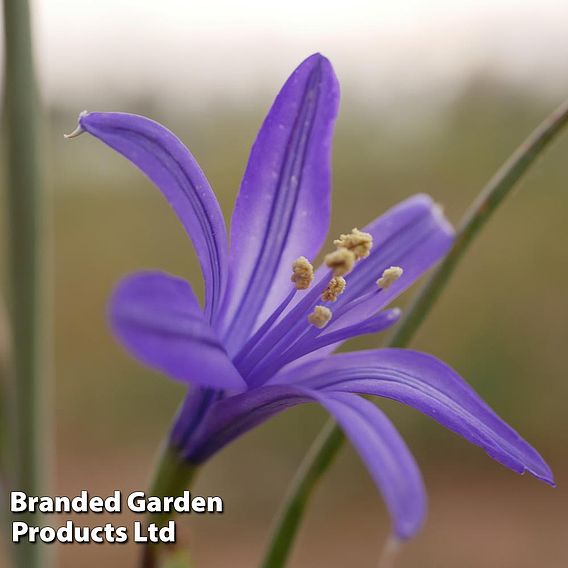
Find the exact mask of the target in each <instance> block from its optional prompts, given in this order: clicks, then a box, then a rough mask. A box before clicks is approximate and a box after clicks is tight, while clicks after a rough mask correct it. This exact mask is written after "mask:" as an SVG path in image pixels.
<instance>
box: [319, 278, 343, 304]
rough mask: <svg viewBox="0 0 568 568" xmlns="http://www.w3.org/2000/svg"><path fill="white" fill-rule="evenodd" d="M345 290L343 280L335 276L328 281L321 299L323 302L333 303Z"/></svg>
mask: <svg viewBox="0 0 568 568" xmlns="http://www.w3.org/2000/svg"><path fill="white" fill-rule="evenodd" d="M343 290H345V278H343V277H341V276H336V277H335V278H332V279H331V280H330V281H329V284H328V285H327V288H326V289H325V290H324V291H323V294H322V295H321V299H322V300H323V301H324V302H335V301H336V300H337V297H338V296H339V295H340V294H343Z"/></svg>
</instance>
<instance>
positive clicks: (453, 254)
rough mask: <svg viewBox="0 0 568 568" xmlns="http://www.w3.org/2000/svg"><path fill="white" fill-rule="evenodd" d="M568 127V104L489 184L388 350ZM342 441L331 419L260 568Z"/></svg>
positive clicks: (287, 542)
mask: <svg viewBox="0 0 568 568" xmlns="http://www.w3.org/2000/svg"><path fill="white" fill-rule="evenodd" d="M567 122H568V100H567V101H565V102H564V104H562V105H561V106H560V107H559V108H558V109H557V110H556V111H555V112H554V113H553V114H552V115H550V116H549V117H548V118H547V119H546V120H545V121H544V122H543V123H542V124H540V126H538V127H537V128H536V130H534V131H533V132H532V134H531V135H530V136H529V137H528V138H527V139H526V140H525V142H523V144H522V145H521V146H520V147H519V148H518V149H517V150H516V152H515V153H514V154H513V155H512V156H511V157H510V158H509V159H508V160H507V161H506V162H505V163H504V164H503V166H502V167H501V168H500V169H499V170H498V171H497V173H496V174H495V175H494V176H493V177H492V178H491V179H490V180H489V182H488V183H487V185H486V186H485V188H484V189H483V190H482V191H481V193H480V194H479V196H478V198H477V199H476V200H475V201H474V202H473V204H472V205H471V207H470V208H469V209H468V210H467V212H466V214H465V216H464V218H463V220H462V221H461V223H460V225H459V227H458V231H457V234H456V239H455V242H454V244H453V246H452V249H451V250H450V252H449V253H448V255H447V256H446V258H445V259H444V260H443V261H442V263H441V264H440V266H439V267H438V268H437V269H436V270H435V271H434V273H433V274H432V276H431V277H430V278H429V279H428V281H427V282H426V284H425V285H424V286H423V287H422V289H421V290H420V291H419V292H418V294H417V296H416V298H415V300H414V301H413V302H412V303H411V305H410V307H409V309H408V310H407V312H406V316H405V317H404V319H403V321H402V322H401V324H400V326H399V327H398V330H397V331H396V333H395V334H394V335H393V337H392V338H391V339H390V340H389V341H388V345H387V346H388V347H405V346H407V345H408V343H409V342H410V340H411V339H412V337H413V335H414V333H415V332H416V330H417V329H418V328H419V326H420V325H421V323H422V322H423V321H424V318H425V317H426V315H427V314H428V312H429V311H430V309H431V308H432V307H433V305H434V303H435V302H436V300H437V298H438V297H439V295H440V293H441V292H442V290H443V289H444V287H445V286H446V284H447V283H448V281H449V279H450V277H451V275H452V273H453V271H454V270H455V268H456V266H457V264H458V262H459V261H460V259H461V258H462V256H463V254H464V253H465V252H466V250H467V249H468V247H469V245H470V244H471V242H472V241H473V239H474V238H475V236H476V235H477V234H478V232H479V230H480V229H481V228H482V227H483V225H484V224H485V223H486V222H487V220H488V219H489V218H490V217H491V215H492V214H493V213H494V212H495V211H496V209H497V207H498V206H499V204H500V203H501V202H502V201H503V199H504V198H505V197H506V196H507V195H509V193H510V192H511V190H512V189H513V188H514V187H515V185H516V183H517V182H518V181H519V180H520V179H521V178H522V176H523V175H524V174H525V173H526V172H527V171H528V169H529V168H530V167H531V165H532V164H533V163H534V161H535V160H536V158H538V157H539V156H540V154H541V153H542V152H543V151H544V150H545V148H546V147H547V146H548V145H549V143H550V142H552V141H553V140H554V139H555V138H556V136H557V135H558V134H559V133H560V131H561V130H562V129H563V128H564V127H565V126H566V123H567ZM344 439H345V438H344V435H343V433H342V431H341V430H340V429H339V427H338V426H337V425H336V424H335V423H334V421H333V420H330V421H328V423H327V424H326V425H325V426H324V428H323V429H322V430H321V432H320V433H319V434H318V436H317V438H316V440H315V441H314V443H313V444H312V447H311V448H310V450H309V451H308V453H307V454H306V456H305V458H304V461H303V462H302V464H301V465H300V467H299V470H298V472H297V474H296V476H295V478H294V480H293V482H292V485H291V488H290V491H289V494H288V496H287V497H286V499H285V501H284V504H283V508H282V510H281V512H280V515H279V517H278V519H277V522H276V527H275V530H274V533H273V536H272V538H271V541H270V543H269V547H268V550H267V553H266V555H265V557H264V560H263V562H262V564H261V566H262V568H281V567H283V566H285V565H286V562H287V559H288V556H289V554H290V552H291V549H292V545H293V543H294V539H295V537H296V535H297V532H298V529H299V526H300V523H301V521H302V518H303V515H304V511H305V509H306V506H307V504H308V502H309V498H310V497H311V495H312V492H313V490H314V489H315V487H316V485H317V482H318V481H319V480H320V479H321V477H322V476H323V474H324V473H325V472H326V470H327V469H328V468H329V466H330V465H331V463H332V462H333V459H334V458H335V456H336V455H337V453H338V451H339V449H340V448H341V446H342V442H343V441H344Z"/></svg>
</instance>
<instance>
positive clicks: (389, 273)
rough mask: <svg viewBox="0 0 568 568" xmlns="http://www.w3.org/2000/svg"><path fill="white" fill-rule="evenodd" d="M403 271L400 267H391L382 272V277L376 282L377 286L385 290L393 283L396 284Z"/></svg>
mask: <svg viewBox="0 0 568 568" xmlns="http://www.w3.org/2000/svg"><path fill="white" fill-rule="evenodd" d="M403 272H404V270H402V268H401V267H400V266H391V267H390V268H387V269H386V270H384V271H383V275H382V276H381V277H380V278H379V279H378V280H377V286H378V287H379V288H382V289H383V290H386V289H387V288H388V287H389V286H390V285H391V284H392V283H393V282H396V281H397V280H398V279H399V278H400V277H401V276H402V273H403Z"/></svg>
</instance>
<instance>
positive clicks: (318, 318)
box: [308, 306, 331, 329]
mask: <svg viewBox="0 0 568 568" xmlns="http://www.w3.org/2000/svg"><path fill="white" fill-rule="evenodd" d="M330 319H331V310H330V309H329V308H326V307H325V306H316V307H315V308H314V311H313V312H312V313H311V314H310V315H309V316H308V321H309V322H310V323H311V324H312V325H313V326H315V327H319V328H320V329H322V328H323V327H325V326H326V325H327V324H328V322H329V320H330Z"/></svg>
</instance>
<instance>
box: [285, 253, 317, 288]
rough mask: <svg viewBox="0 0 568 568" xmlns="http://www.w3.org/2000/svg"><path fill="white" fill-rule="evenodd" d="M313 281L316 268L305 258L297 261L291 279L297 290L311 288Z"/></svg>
mask: <svg viewBox="0 0 568 568" xmlns="http://www.w3.org/2000/svg"><path fill="white" fill-rule="evenodd" d="M313 279H314V267H313V266H312V264H311V262H310V261H309V260H308V259H307V258H306V257H305V256H301V257H300V258H298V259H296V260H295V261H294V262H293V264H292V276H291V278H290V280H292V282H294V284H295V285H296V290H305V289H306V288H309V287H310V284H311V283H312V280H313Z"/></svg>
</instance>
